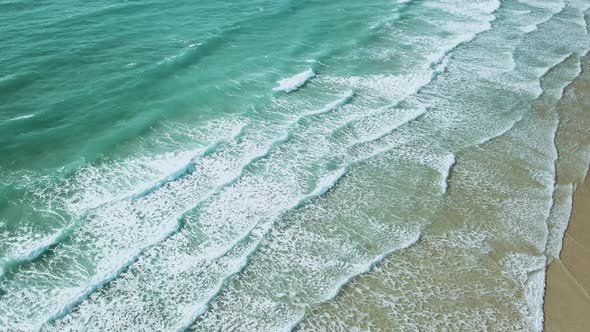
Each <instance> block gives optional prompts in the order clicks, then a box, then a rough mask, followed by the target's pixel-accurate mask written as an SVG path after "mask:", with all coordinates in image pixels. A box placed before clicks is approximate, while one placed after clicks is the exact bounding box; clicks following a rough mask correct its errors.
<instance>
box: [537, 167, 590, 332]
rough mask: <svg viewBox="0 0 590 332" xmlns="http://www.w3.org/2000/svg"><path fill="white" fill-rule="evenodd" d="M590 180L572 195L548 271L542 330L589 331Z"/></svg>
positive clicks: (586, 180) (587, 179) (588, 178)
mask: <svg viewBox="0 0 590 332" xmlns="http://www.w3.org/2000/svg"><path fill="white" fill-rule="evenodd" d="M589 258H590V177H588V176H586V179H585V181H584V183H583V184H581V185H579V186H578V187H577V190H576V193H575V194H574V203H573V210H572V215H571V220H570V223H569V226H568V229H567V231H566V233H565V236H564V240H563V249H562V251H561V257H560V259H556V260H554V261H553V262H552V263H551V264H550V265H549V267H548V269H547V289H546V293H545V308H544V309H545V331H550V332H553V331H588V328H589V326H590V296H589V293H590V260H589Z"/></svg>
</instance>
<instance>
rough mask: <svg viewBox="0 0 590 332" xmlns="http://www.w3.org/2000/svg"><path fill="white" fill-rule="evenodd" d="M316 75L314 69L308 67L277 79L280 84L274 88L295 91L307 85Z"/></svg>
mask: <svg viewBox="0 0 590 332" xmlns="http://www.w3.org/2000/svg"><path fill="white" fill-rule="evenodd" d="M315 76H316V74H315V72H314V71H313V69H311V68H308V69H307V70H305V71H303V72H301V73H299V74H296V75H294V76H291V77H289V78H284V79H282V80H279V81H277V83H278V84H279V86H277V87H274V88H273V89H272V90H273V91H283V92H286V93H289V92H293V91H296V90H298V89H299V88H300V87H302V86H303V85H305V84H306V83H307V82H308V81H309V80H311V79H312V78H314V77H315Z"/></svg>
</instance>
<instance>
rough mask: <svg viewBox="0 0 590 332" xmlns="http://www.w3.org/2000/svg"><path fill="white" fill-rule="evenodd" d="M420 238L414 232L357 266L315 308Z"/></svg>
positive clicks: (295, 324)
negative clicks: (407, 237) (404, 239)
mask: <svg viewBox="0 0 590 332" xmlns="http://www.w3.org/2000/svg"><path fill="white" fill-rule="evenodd" d="M420 236H421V234H420V232H416V233H415V234H413V236H412V237H411V238H409V239H407V240H406V241H404V242H403V243H401V244H400V245H398V246H396V247H393V248H391V249H390V250H388V251H386V252H385V253H383V254H381V255H377V256H374V257H373V259H372V260H370V261H369V262H367V263H365V264H363V265H359V266H357V267H356V268H355V269H354V270H353V271H352V273H350V274H349V275H348V276H346V277H345V278H343V279H342V280H340V282H339V283H338V284H337V285H336V287H335V288H334V289H333V290H332V291H331V292H330V293H329V294H328V295H327V296H326V297H325V298H324V300H323V301H321V302H319V303H316V306H317V305H319V304H322V303H325V302H328V301H332V300H334V299H335V298H336V297H337V296H338V294H340V292H342V289H343V288H344V287H346V286H347V285H349V284H350V283H351V282H353V281H354V279H355V278H356V277H358V276H359V275H362V274H366V273H368V272H370V271H371V270H373V268H374V267H375V266H376V265H377V264H379V263H380V262H382V261H383V260H384V259H385V258H387V257H388V256H391V255H392V254H393V253H395V252H397V251H400V250H403V249H407V248H409V247H411V246H412V245H414V244H416V243H417V242H418V241H419V240H420ZM304 318H305V315H303V316H301V317H300V318H299V320H296V321H294V322H293V323H291V324H289V325H288V326H289V327H290V330H289V331H293V330H295V329H296V328H297V326H299V324H301V322H302V321H303V319H304Z"/></svg>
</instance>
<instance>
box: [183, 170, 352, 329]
mask: <svg viewBox="0 0 590 332" xmlns="http://www.w3.org/2000/svg"><path fill="white" fill-rule="evenodd" d="M348 169H349V167H342V168H340V169H338V170H336V171H333V172H331V173H329V174H327V175H326V176H324V177H323V178H322V179H320V180H319V181H318V182H317V184H316V187H315V188H314V190H312V191H311V192H310V193H309V194H307V195H305V196H303V197H302V198H300V199H299V200H298V201H297V202H295V203H294V204H292V205H291V206H289V207H286V208H284V209H283V210H282V211H281V212H280V213H279V216H278V217H277V218H275V219H273V220H272V221H271V222H270V223H268V224H266V225H262V226H261V225H258V224H257V225H255V226H254V227H253V228H251V229H250V230H249V231H248V232H247V233H246V234H244V235H243V236H242V237H240V238H239V239H238V240H237V241H235V242H234V243H233V244H232V245H231V246H229V248H228V249H226V250H224V252H223V253H222V254H220V255H218V256H217V257H215V258H214V260H217V259H220V258H221V257H223V256H225V255H226V254H227V253H228V252H230V251H232V250H235V248H236V247H237V246H238V245H240V244H242V243H244V241H246V240H247V239H248V238H250V237H251V236H252V232H253V231H254V229H256V228H258V227H262V228H263V232H262V235H261V236H260V239H259V240H258V241H256V244H255V245H254V246H253V248H252V249H251V250H249V251H248V254H247V255H246V256H245V259H244V260H243V263H242V264H241V266H240V268H239V269H238V270H237V271H235V272H234V273H232V274H230V275H228V276H227V277H225V278H224V279H223V280H222V281H221V282H220V283H219V284H218V288H217V289H216V290H215V291H214V292H213V294H214V296H212V297H210V298H208V299H207V300H206V301H203V302H201V303H203V305H202V306H201V307H199V308H198V309H197V310H196V311H195V313H194V314H193V315H191V317H192V318H191V320H190V321H187V322H184V323H183V324H182V326H181V327H180V328H178V329H177V331H187V330H188V329H189V328H190V327H191V326H192V325H193V324H194V322H195V321H197V319H198V318H199V317H200V316H201V315H202V314H204V313H205V312H206V311H207V309H208V308H209V307H210V305H211V304H212V303H213V301H214V300H215V299H216V297H217V295H218V294H219V293H220V291H221V289H222V286H223V285H224V284H225V283H226V282H227V280H229V278H231V277H232V276H233V275H235V274H237V273H240V272H241V271H242V270H243V269H244V268H245V267H246V266H247V265H248V263H249V261H250V258H251V256H252V255H253V254H254V253H255V252H257V251H258V249H259V248H260V245H261V244H262V243H263V242H264V239H265V238H266V236H267V235H268V234H269V233H270V230H271V229H272V228H273V227H274V225H275V224H276V223H277V222H278V221H279V220H281V218H282V217H283V216H284V215H285V214H287V213H289V212H292V211H293V210H296V209H298V208H301V207H302V206H304V205H305V204H306V203H308V202H309V201H311V200H313V199H316V198H318V197H320V196H323V195H325V194H326V193H327V192H328V191H330V189H332V188H333V187H334V186H335V185H336V183H337V182H338V181H339V180H340V179H341V178H343V177H344V176H345V175H346V174H347V171H348Z"/></svg>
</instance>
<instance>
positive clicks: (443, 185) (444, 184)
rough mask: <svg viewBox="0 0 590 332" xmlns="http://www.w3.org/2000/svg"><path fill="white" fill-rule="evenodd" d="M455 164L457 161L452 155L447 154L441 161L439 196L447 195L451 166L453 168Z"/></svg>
mask: <svg viewBox="0 0 590 332" xmlns="http://www.w3.org/2000/svg"><path fill="white" fill-rule="evenodd" d="M456 162H457V159H456V158H455V155H454V154H453V153H449V154H448V155H446V156H445V158H444V160H443V165H442V166H443V169H442V171H441V172H440V173H441V175H442V177H441V181H440V191H441V195H444V194H446V193H447V189H448V188H449V177H450V175H451V171H452V169H453V166H455V163H456Z"/></svg>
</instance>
